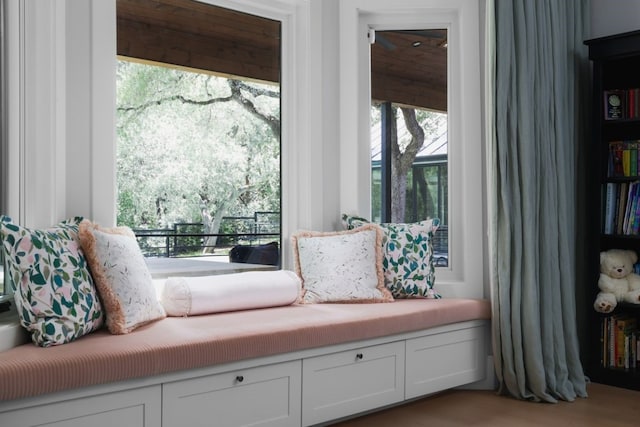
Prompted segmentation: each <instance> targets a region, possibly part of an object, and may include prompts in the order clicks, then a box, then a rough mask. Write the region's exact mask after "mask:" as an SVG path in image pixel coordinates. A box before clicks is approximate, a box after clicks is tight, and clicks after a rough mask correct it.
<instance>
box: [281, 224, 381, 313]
mask: <svg viewBox="0 0 640 427" xmlns="http://www.w3.org/2000/svg"><path fill="white" fill-rule="evenodd" d="M291 242H292V247H293V253H294V261H295V269H296V273H297V274H298V276H299V277H300V278H301V279H302V291H303V297H302V302H304V303H324V302H346V303H349V302H391V301H393V297H392V296H391V292H389V290H388V289H387V288H386V287H385V286H384V277H383V275H382V263H381V261H382V245H381V243H382V232H381V230H380V227H378V226H377V225H375V224H368V225H366V226H364V227H360V228H358V229H356V230H349V231H339V232H326V233H323V232H313V231H301V232H298V233H296V234H294V235H293V236H291Z"/></svg>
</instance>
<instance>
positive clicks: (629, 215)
mask: <svg viewBox="0 0 640 427" xmlns="http://www.w3.org/2000/svg"><path fill="white" fill-rule="evenodd" d="M603 193H604V194H603V197H604V203H603V206H604V212H603V213H604V215H603V220H604V224H603V227H602V228H603V230H602V231H603V233H604V234H619V235H638V234H640V181H634V182H608V183H606V184H603Z"/></svg>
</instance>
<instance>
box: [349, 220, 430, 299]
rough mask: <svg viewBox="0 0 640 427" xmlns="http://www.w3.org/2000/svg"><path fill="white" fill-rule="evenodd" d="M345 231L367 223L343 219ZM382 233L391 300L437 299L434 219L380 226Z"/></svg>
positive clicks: (383, 265)
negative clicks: (435, 287) (392, 298)
mask: <svg viewBox="0 0 640 427" xmlns="http://www.w3.org/2000/svg"><path fill="white" fill-rule="evenodd" d="M342 221H343V223H344V225H345V227H346V228H347V229H356V228H358V227H361V226H363V225H365V224H369V223H370V222H369V221H368V220H366V219H364V218H362V217H358V216H353V215H346V214H345V215H342ZM379 225H380V227H381V228H382V231H383V239H382V247H383V259H382V268H383V271H384V281H385V286H386V287H387V288H388V289H389V290H390V291H391V293H392V294H393V297H394V298H440V295H439V294H438V293H437V292H436V291H435V290H434V283H435V267H434V260H433V234H434V233H435V232H436V230H437V229H438V226H439V225H440V220H439V219H437V218H434V219H428V220H425V221H420V222H416V223H407V224H403V223H386V224H379Z"/></svg>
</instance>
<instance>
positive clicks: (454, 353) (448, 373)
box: [405, 327, 486, 399]
mask: <svg viewBox="0 0 640 427" xmlns="http://www.w3.org/2000/svg"><path fill="white" fill-rule="evenodd" d="M484 336H485V328H483V327H475V328H469V329H462V330H459V331H452V332H446V333H441V334H434V335H429V336H425V337H420V338H415V339H410V340H407V362H406V363H407V366H406V372H407V378H406V381H405V384H406V393H405V396H406V398H407V399H411V398H414V397H418V396H422V395H424V394H428V393H433V392H436V391H440V390H444V389H447V388H451V387H456V386H459V385H462V384H468V383H470V382H474V381H480V380H481V379H483V378H484V377H485V361H484V358H485V354H486V352H485V349H484Z"/></svg>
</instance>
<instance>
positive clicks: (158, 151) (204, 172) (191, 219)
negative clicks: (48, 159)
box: [117, 0, 281, 260]
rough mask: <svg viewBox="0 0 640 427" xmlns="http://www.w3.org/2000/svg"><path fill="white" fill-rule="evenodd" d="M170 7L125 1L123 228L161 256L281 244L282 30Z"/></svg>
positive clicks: (200, 6) (120, 87) (234, 15)
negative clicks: (151, 16) (144, 10)
mask: <svg viewBox="0 0 640 427" xmlns="http://www.w3.org/2000/svg"><path fill="white" fill-rule="evenodd" d="M136 3H138V2H136ZM150 3H151V2H150ZM161 3H162V2H161ZM171 4H172V6H171V7H170V8H169V7H167V8H162V7H160V8H157V9H154V16H156V18H157V14H158V13H164V15H163V17H162V19H161V20H158V19H149V17H148V16H147V15H146V14H144V13H141V11H140V9H139V8H138V7H137V6H136V7H131V8H130V2H127V1H123V2H118V53H119V55H120V56H119V61H118V75H117V77H118V78H117V91H118V93H117V118H118V122H117V135H118V147H117V185H118V224H121V225H128V226H130V227H131V228H133V229H134V231H135V232H136V234H137V235H138V239H139V242H140V246H141V248H142V249H143V252H145V254H146V255H153V256H196V255H220V257H219V260H226V259H228V251H229V249H230V248H231V247H233V246H234V245H237V244H246V245H258V244H263V243H269V242H277V243H278V244H279V243H280V240H281V239H280V200H281V195H280V128H281V123H280V82H279V79H280V72H279V70H280V22H278V21H273V20H269V19H265V18H260V17H256V16H253V15H248V14H244V13H239V12H236V11H232V10H229V9H224V8H219V7H216V6H212V5H207V4H204V3H200V2H194V1H187V0H178V1H172V2H171ZM149 7H153V5H150V6H149ZM141 23H142V24H144V25H145V26H144V28H145V33H144V34H140V33H139V31H140V30H139V28H140V24H141ZM167 34H170V38H169V39H166V37H167ZM142 36H144V38H142ZM140 40H144V42H142V43H141V42H140Z"/></svg>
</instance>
